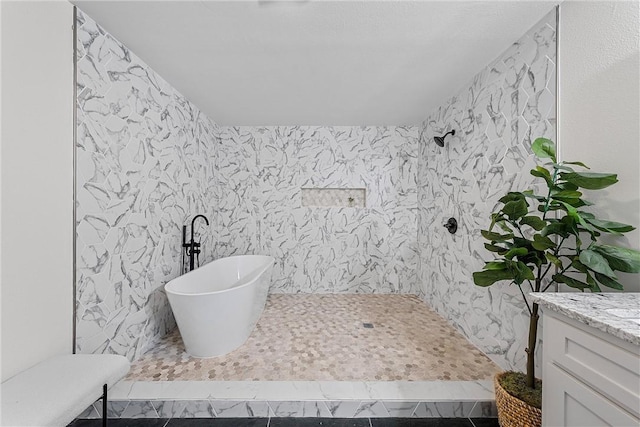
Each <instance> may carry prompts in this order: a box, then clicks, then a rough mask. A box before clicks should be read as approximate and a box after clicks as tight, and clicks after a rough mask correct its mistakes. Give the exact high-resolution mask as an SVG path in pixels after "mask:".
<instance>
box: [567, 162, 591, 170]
mask: <svg viewBox="0 0 640 427" xmlns="http://www.w3.org/2000/svg"><path fill="white" fill-rule="evenodd" d="M562 163H563V164H565V165H578V166H582V167H583V168H585V169H590V168H589V166H587V165H585V164H584V163H582V162H562Z"/></svg>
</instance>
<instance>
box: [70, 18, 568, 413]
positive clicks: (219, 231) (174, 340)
mask: <svg viewBox="0 0 640 427" xmlns="http://www.w3.org/2000/svg"><path fill="white" fill-rule="evenodd" d="M76 13H77V19H76V24H77V25H76V29H75V31H76V36H77V37H76V39H77V42H76V64H77V75H76V78H77V88H76V91H77V110H76V118H77V121H76V122H77V132H76V133H77V137H76V159H77V161H76V194H77V195H76V218H77V221H76V248H77V249H76V251H77V254H76V260H77V261H76V336H75V340H76V341H75V342H76V350H77V352H79V353H116V354H122V355H125V356H127V357H128V358H129V359H130V360H132V362H133V366H132V370H131V372H130V374H129V376H128V377H127V379H126V381H125V382H123V383H121V384H119V385H117V386H116V388H115V390H114V391H113V392H112V396H113V402H111V407H110V411H111V415H112V416H114V417H123V418H128V417H137V416H147V417H149V416H150V417H153V416H157V417H166V416H176V417H181V416H182V417H188V416H203V417H210V416H309V415H312V416H335V417H354V416H424V417H427V416H460V417H471V416H494V415H495V412H494V409H493V406H492V400H493V394H492V391H491V388H492V386H491V379H492V376H493V375H494V374H495V373H496V372H497V371H499V370H501V369H502V368H518V367H519V366H523V364H524V354H525V353H524V346H525V345H526V344H525V342H524V340H523V339H522V335H523V334H522V331H524V330H526V322H527V314H526V309H525V307H524V306H523V305H522V303H521V302H520V294H519V292H518V290H517V288H516V289H511V288H510V287H508V286H506V285H505V286H500V285H498V286H495V287H493V288H492V289H489V290H488V289H484V288H477V287H475V286H474V285H473V282H472V280H471V273H472V272H473V271H475V270H477V269H480V268H481V267H482V266H483V260H484V259H485V258H487V256H488V255H487V254H486V252H485V251H484V248H483V246H482V242H481V239H479V238H478V236H479V230H480V229H481V228H483V227H485V226H486V225H487V224H486V221H487V218H488V217H489V213H490V212H491V211H492V208H493V206H494V205H495V203H496V202H497V199H498V198H499V197H500V195H502V194H504V192H505V191H508V190H509V189H514V190H515V189H519V190H524V189H526V188H528V187H530V186H531V185H532V182H533V180H532V177H530V176H529V175H528V170H529V169H531V168H532V167H535V163H534V158H533V156H532V153H531V151H530V144H531V142H532V140H533V139H535V138H537V137H547V138H551V139H555V133H556V116H555V114H556V107H555V103H556V89H555V88H556V85H555V82H556V66H555V64H556V38H555V36H556V20H557V14H556V10H555V9H553V10H551V11H550V12H549V13H548V14H547V15H546V16H544V17H543V18H542V19H541V20H540V21H539V22H538V23H537V24H536V25H534V26H533V27H532V28H531V29H530V30H529V31H527V32H526V33H525V34H523V35H522V37H521V38H520V39H519V40H516V41H514V43H513V44H512V45H511V46H509V47H508V48H507V49H506V51H504V52H503V53H502V54H501V55H500V56H498V57H497V58H495V59H493V60H491V61H489V60H490V58H487V63H488V65H487V66H486V67H485V68H484V69H482V70H479V72H478V73H477V74H476V75H475V77H474V78H473V79H472V81H470V82H469V83H468V84H467V85H466V86H465V87H463V88H461V90H460V91H459V93H457V94H452V95H453V96H452V97H451V98H449V99H448V100H446V101H445V102H443V103H442V105H441V106H440V107H439V108H437V109H435V110H434V111H432V112H428V111H425V112H424V117H425V120H424V122H423V123H422V124H420V125H416V126H335V127H329V126H238V127H234V126H220V125H218V124H216V123H215V122H214V120H215V118H209V117H207V116H206V115H204V114H203V113H202V112H201V111H200V110H199V109H198V108H197V107H196V106H195V105H194V104H193V103H191V102H190V101H189V100H187V99H186V98H185V97H184V96H182V95H181V94H180V93H179V92H178V91H177V90H176V89H174V88H173V87H172V86H171V85H170V84H169V83H168V82H166V81H165V80H164V79H163V78H162V77H160V76H159V75H158V74H156V73H155V72H154V71H153V70H152V69H151V68H150V67H149V66H148V65H147V64H145V63H144V62H143V61H142V60H141V59H140V58H138V57H137V56H136V55H135V53H133V52H132V51H130V50H129V49H128V48H127V47H126V46H124V45H123V44H122V43H120V42H119V41H117V40H116V39H115V38H114V37H113V36H112V35H111V34H109V33H108V32H107V31H106V30H105V29H104V28H102V27H101V26H100V25H99V24H97V23H96V22H95V21H94V20H93V19H92V18H91V17H89V16H88V15H87V14H85V13H83V12H82V11H80V10H79V9H77V12H76ZM505 47H506V46H505ZM451 129H455V133H453V132H449V131H450V130H451ZM442 135H445V136H447V138H446V141H443V142H445V143H444V144H443V145H442V146H441V144H440V143H438V144H436V143H434V138H441V137H442ZM436 141H437V140H436ZM441 141H442V140H441ZM196 213H197V214H204V215H206V217H207V218H208V219H209V222H210V225H209V226H208V227H205V226H204V225H203V223H199V226H198V227H199V228H198V230H197V232H198V236H201V238H202V242H201V243H202V246H201V250H202V252H201V253H200V254H199V256H200V262H201V263H202V264H205V263H207V262H211V261H213V260H215V259H219V258H223V257H228V256H234V255H245V254H253V255H267V256H271V257H273V258H274V259H275V264H274V267H273V272H272V284H271V287H270V291H269V292H270V295H269V297H268V300H267V305H266V308H265V312H264V314H263V315H262V317H261V319H260V320H259V321H258V324H257V326H256V328H255V330H254V331H253V333H252V334H251V336H250V337H249V339H248V341H247V342H246V343H245V344H244V345H243V346H241V347H240V348H238V349H236V350H234V351H232V352H231V353H229V354H227V355H224V356H220V357H219V358H212V359H197V358H192V357H190V356H189V355H188V354H187V353H186V352H185V349H184V346H183V343H182V340H181V338H180V335H179V334H178V332H177V330H176V324H175V320H174V317H173V315H172V312H171V309H170V307H169V304H168V302H167V298H166V295H165V292H164V290H163V287H164V285H165V284H166V283H167V282H169V281H170V280H172V279H174V278H176V277H177V276H178V275H180V274H181V269H182V247H181V241H182V233H183V226H184V225H186V224H187V223H188V221H189V220H190V219H191V218H193V216H194V215H195V214H196ZM450 218H454V219H456V220H457V227H458V228H457V232H456V233H455V234H451V233H449V232H448V230H447V229H446V228H445V227H443V224H446V223H447V222H448V220H449V219H450ZM188 232H191V231H190V230H189V231H188ZM84 416H85V417H92V416H97V411H96V409H95V408H88V410H87V411H86V413H85V414H84Z"/></svg>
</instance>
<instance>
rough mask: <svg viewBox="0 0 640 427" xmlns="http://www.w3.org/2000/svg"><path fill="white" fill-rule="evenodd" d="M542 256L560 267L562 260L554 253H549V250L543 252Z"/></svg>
mask: <svg viewBox="0 0 640 427" xmlns="http://www.w3.org/2000/svg"><path fill="white" fill-rule="evenodd" d="M544 256H545V257H547V259H548V260H549V261H550V262H551V263H552V264H553V265H555V266H556V267H558V268H559V269H562V261H560V259H559V258H558V257H556V256H555V255H553V254H551V253H549V252H545V253H544Z"/></svg>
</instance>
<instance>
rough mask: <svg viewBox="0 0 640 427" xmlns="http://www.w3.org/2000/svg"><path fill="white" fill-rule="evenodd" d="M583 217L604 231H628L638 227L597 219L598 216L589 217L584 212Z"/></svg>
mask: <svg viewBox="0 0 640 427" xmlns="http://www.w3.org/2000/svg"><path fill="white" fill-rule="evenodd" d="M582 217H583V218H585V220H586V221H587V222H588V223H589V224H591V225H593V226H594V227H596V228H597V229H599V230H602V231H608V232H610V233H626V232H628V231H632V230H635V229H636V228H635V227H633V226H631V225H628V224H623V223H621V222H615V221H606V220H602V219H597V218H588V217H586V216H585V214H584V213H582Z"/></svg>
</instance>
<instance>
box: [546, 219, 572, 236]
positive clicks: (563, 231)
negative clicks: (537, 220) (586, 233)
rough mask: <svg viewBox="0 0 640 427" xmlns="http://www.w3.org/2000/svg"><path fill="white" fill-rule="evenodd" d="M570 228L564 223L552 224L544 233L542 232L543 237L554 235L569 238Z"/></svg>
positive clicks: (547, 226) (548, 225)
mask: <svg viewBox="0 0 640 427" xmlns="http://www.w3.org/2000/svg"><path fill="white" fill-rule="evenodd" d="M569 232H570V227H568V226H567V224H565V223H562V222H554V223H551V224H547V225H546V226H545V227H544V228H543V229H542V231H541V232H540V234H541V235H543V236H551V235H552V234H557V235H558V236H560V237H569Z"/></svg>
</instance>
